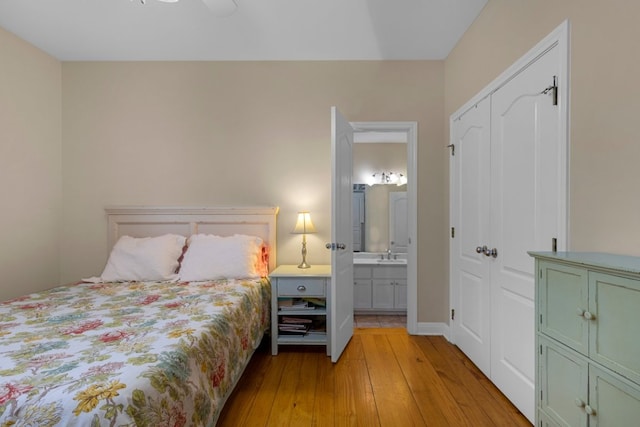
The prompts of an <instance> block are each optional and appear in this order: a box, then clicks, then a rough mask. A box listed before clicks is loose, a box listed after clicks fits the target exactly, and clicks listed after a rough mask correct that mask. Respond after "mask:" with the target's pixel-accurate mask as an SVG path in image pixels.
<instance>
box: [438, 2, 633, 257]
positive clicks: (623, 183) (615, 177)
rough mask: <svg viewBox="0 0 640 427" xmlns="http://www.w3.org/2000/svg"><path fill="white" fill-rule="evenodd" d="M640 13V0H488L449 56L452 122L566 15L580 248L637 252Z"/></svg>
mask: <svg viewBox="0 0 640 427" xmlns="http://www.w3.org/2000/svg"><path fill="white" fill-rule="evenodd" d="M639 16H640V2H637V1H635V0H627V1H623V0H612V1H607V2H603V1H600V0H572V1H569V0H538V1H525V0H489V3H488V4H487V6H485V8H484V10H483V11H482V13H481V14H480V16H479V17H478V19H477V20H476V21H475V22H474V24H473V25H472V26H471V28H470V29H469V30H468V31H467V32H466V34H465V35H464V37H463V38H462V40H461V41H460V42H459V43H458V44H457V46H456V47H455V49H454V50H453V51H452V53H451V54H450V55H449V57H448V58H447V60H446V61H445V88H446V90H445V93H446V107H445V110H446V113H445V117H446V120H447V121H448V117H449V115H451V114H452V113H453V112H455V111H456V110H457V109H458V108H459V107H461V106H462V104H464V103H465V102H466V101H467V100H468V99H469V98H471V97H472V96H473V95H474V94H475V93H477V92H478V91H480V90H481V89H482V88H483V87H484V86H486V85H487V84H488V83H489V82H491V81H492V80H493V79H494V78H495V77H497V76H498V75H499V74H500V73H501V72H502V71H503V70H504V69H506V68H507V67H508V66H509V65H511V64H512V63H513V62H515V61H516V60H517V59H518V58H519V57H520V56H522V55H523V54H525V53H526V52H527V51H528V50H529V49H530V48H531V47H533V46H534V45H535V44H536V43H537V42H538V41H540V40H541V39H542V38H544V37H545V36H546V35H547V34H548V33H550V32H551V31H552V30H553V29H554V28H556V27H557V26H558V25H559V24H560V23H561V22H562V21H563V20H564V19H566V18H569V20H570V23H571V35H570V38H571V104H570V108H571V119H570V120H571V124H570V132H571V137H570V150H571V155H570V241H569V244H570V249H573V250H580V251H610V252H615V253H624V254H631V255H640V197H638V195H637V194H638V183H640V167H638V161H639V159H640V132H639V131H638V128H637V127H636V126H635V125H634V124H633V123H635V121H636V120H637V117H638V116H640V102H638V99H640V79H639V78H638V76H640V50H639V49H638V40H640V27H639V26H638V22H637V19H638V17H639ZM445 129H447V138H448V123H447V124H446V125H445ZM441 159H442V162H443V163H444V164H445V165H448V160H447V159H446V155H444V153H443V154H442V156H441ZM444 191H446V192H447V193H448V184H446V185H445V187H444ZM444 208H445V209H448V206H447V205H446V204H445V206H444ZM447 214H448V213H447Z"/></svg>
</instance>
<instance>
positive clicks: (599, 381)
mask: <svg viewBox="0 0 640 427" xmlns="http://www.w3.org/2000/svg"><path fill="white" fill-rule="evenodd" d="M530 255H531V256H533V257H534V258H535V260H536V295H535V300H536V328H537V330H536V332H537V333H536V349H537V350H536V407H537V411H536V426H540V427H544V426H589V427H593V426H600V427H608V426H611V427H625V426H640V257H630V256H622V255H612V254H604V253H591V252H588V253H587V252H530Z"/></svg>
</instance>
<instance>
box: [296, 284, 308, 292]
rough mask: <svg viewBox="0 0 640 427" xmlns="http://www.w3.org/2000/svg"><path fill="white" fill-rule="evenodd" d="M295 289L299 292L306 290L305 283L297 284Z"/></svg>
mask: <svg viewBox="0 0 640 427" xmlns="http://www.w3.org/2000/svg"><path fill="white" fill-rule="evenodd" d="M297 289H298V291H300V292H304V291H306V290H307V287H306V286H305V285H298V288H297Z"/></svg>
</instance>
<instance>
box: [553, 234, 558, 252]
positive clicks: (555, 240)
mask: <svg viewBox="0 0 640 427" xmlns="http://www.w3.org/2000/svg"><path fill="white" fill-rule="evenodd" d="M551 251H552V252H558V238H557V237H553V238H552V239H551Z"/></svg>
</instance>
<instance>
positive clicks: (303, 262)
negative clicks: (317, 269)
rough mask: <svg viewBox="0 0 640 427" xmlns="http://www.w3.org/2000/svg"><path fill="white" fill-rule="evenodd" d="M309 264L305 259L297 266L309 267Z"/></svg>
mask: <svg viewBox="0 0 640 427" xmlns="http://www.w3.org/2000/svg"><path fill="white" fill-rule="evenodd" d="M310 267H311V266H310V265H309V264H307V261H304V260H303V261H302V262H301V263H300V264H299V265H298V268H310Z"/></svg>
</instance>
